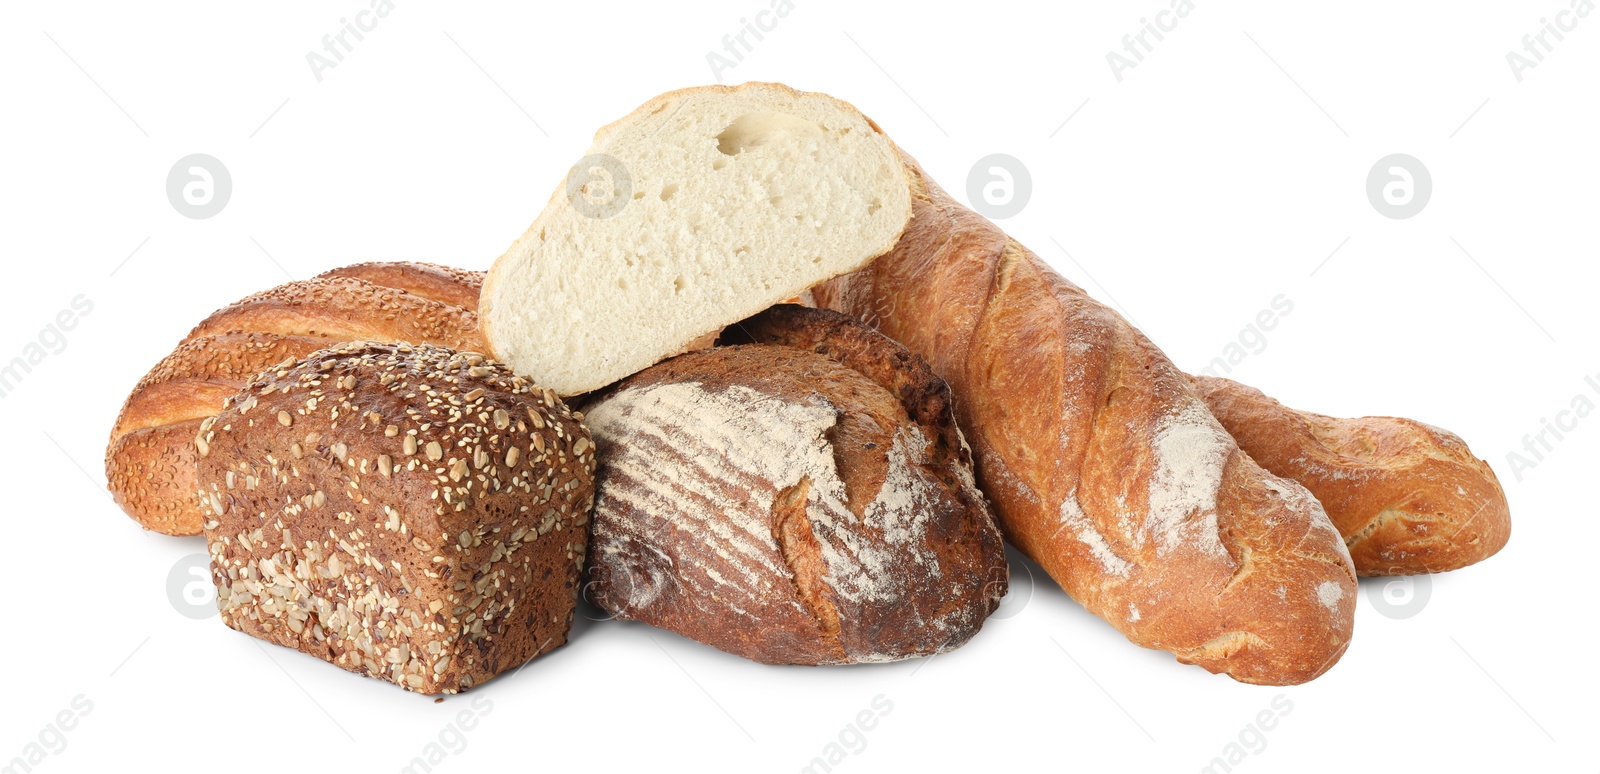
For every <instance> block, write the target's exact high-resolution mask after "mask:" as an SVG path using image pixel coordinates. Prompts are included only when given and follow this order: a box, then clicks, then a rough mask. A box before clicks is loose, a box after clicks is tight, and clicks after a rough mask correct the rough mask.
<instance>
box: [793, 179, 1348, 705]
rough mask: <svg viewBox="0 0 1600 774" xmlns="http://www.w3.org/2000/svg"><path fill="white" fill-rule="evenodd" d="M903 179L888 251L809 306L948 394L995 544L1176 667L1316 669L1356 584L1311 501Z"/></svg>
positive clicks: (1167, 371)
mask: <svg viewBox="0 0 1600 774" xmlns="http://www.w3.org/2000/svg"><path fill="white" fill-rule="evenodd" d="M906 164H907V166H908V168H909V169H910V170H911V171H912V178H913V180H914V183H913V201H914V214H913V216H912V222H911V225H910V226H909V227H908V228H907V230H906V233H905V235H904V236H903V237H902V238H901V240H900V242H899V244H897V245H896V246H895V248H894V249H893V250H892V251H890V252H889V253H888V254H886V255H885V256H883V257H881V258H879V259H877V260H876V261H874V262H873V263H872V264H871V265H869V266H868V267H867V268H865V269H863V270H861V271H858V272H856V273H854V274H850V275H845V276H844V277H840V278H837V279H835V280H831V281H829V282H827V283H824V284H822V285H821V286H819V287H817V288H816V289H814V290H813V295H814V297H815V299H816V301H817V303H818V304H819V305H820V306H824V307H827V308H833V309H838V310H841V311H844V312H847V313H849V314H852V315H854V316H855V317H857V318H859V319H862V320H863V321H865V322H867V323H869V324H872V325H874V326H875V327H877V328H878V329H879V330H880V331H882V332H883V333H885V334H887V335H888V336H889V337H890V338H893V339H895V340H897V341H899V342H901V343H902V344H905V345H906V346H907V347H909V348H910V349H911V350H912V351H914V352H917V353H918V354H920V355H922V356H923V357H924V358H926V359H927V360H928V362H929V365H930V366H932V368H933V370H934V371H935V372H936V373H937V374H939V375H940V376H941V377H943V378H944V379H945V380H946V381H947V382H948V383H949V384H950V389H951V391H952V392H953V393H954V395H955V398H956V407H957V411H956V418H957V420H958V423H959V425H960V427H961V429H962V430H963V432H964V433H965V434H966V438H967V440H968V441H969V442H971V444H972V446H973V450H974V453H975V458H976V467H977V472H978V480H979V482H980V483H981V485H982V486H983V489H984V492H985V493H986V494H987V495H988V496H989V497H990V499H991V500H992V501H993V503H994V506H995V511H996V513H997V514H998V515H999V518H1000V524H1001V527H1002V529H1003V530H1004V532H1005V535H1006V537H1007V539H1009V540H1010V541H1011V542H1012V543H1013V544H1015V545H1016V546H1017V547H1018V548H1019V549H1021V550H1022V551H1023V552H1024V553H1025V554H1027V555H1028V556H1029V557H1031V558H1032V559H1034V560H1035V561H1037V562H1039V564H1040V565H1041V566H1043V567H1044V568H1045V570H1046V571H1047V572H1049V573H1050V575H1051V576H1052V577H1053V578H1055V579H1056V581H1057V582H1059V583H1060V584H1061V585H1062V587H1063V588H1064V589H1066V591H1067V592H1068V593H1069V594H1070V595H1071V596H1072V597H1073V598H1074V599H1076V600H1078V601H1079V602H1080V603H1082V604H1083V605H1084V607H1086V608H1087V609H1088V610H1090V611H1091V612H1093V613H1095V614H1096V615H1098V616H1100V617H1101V618H1104V619H1105V620H1107V621H1108V622H1110V623H1111V624H1112V625H1113V626H1115V627H1116V628H1117V629H1118V630H1119V631H1121V632H1122V633H1123V634H1124V635H1125V636H1127V637H1128V639H1130V640H1132V641H1133V642H1135V643H1138V644H1140V645H1143V646H1145V647H1150V648H1158V649H1162V650H1167V651H1169V652H1171V653H1173V654H1175V655H1176V656H1177V657H1178V659H1179V660H1180V661H1183V662H1185V663H1193V664H1198V665H1199V666H1201V667H1204V668H1205V669H1207V670H1210V671H1212V672H1222V673H1226V674H1228V675H1230V676H1231V677H1233V678H1235V679H1237V680H1240V681H1243V682H1251V683H1263V684H1294V683H1301V682H1305V681H1307V680H1310V679H1312V678H1314V677H1316V676H1318V675H1320V674H1322V673H1323V672H1325V671H1326V670H1327V669H1328V668H1330V667H1331V666H1332V665H1333V664H1334V662H1336V661H1337V660H1338V658H1339V656H1340V655H1342V654H1343V652H1344V650H1345V649H1346V647H1347V646H1348V643H1349V639H1350V635H1351V631H1352V628H1353V625H1354V614H1355V602H1356V582H1355V573H1354V570H1353V568H1352V566H1351V563H1350V558H1349V554H1348V553H1347V552H1346V550H1345V548H1344V544H1343V542H1342V540H1341V539H1340V537H1339V535H1338V533H1337V532H1336V531H1335V530H1334V529H1333V526H1332V524H1331V523H1330V522H1329V521H1328V518H1327V516H1326V514H1324V513H1323V512H1322V508H1321V506H1320V505H1319V504H1318V503H1317V501H1316V500H1315V498H1313V497H1311V495H1310V493H1308V492H1307V491H1306V490H1305V489H1304V488H1303V487H1300V486H1299V485H1298V484H1295V483H1294V482H1292V481H1285V480H1282V479H1279V478H1277V477H1276V476H1273V475H1272V474H1271V473H1269V472H1267V471H1266V470H1264V469H1263V468H1261V467H1260V466H1259V465H1257V464H1255V463H1254V462H1253V461H1251V460H1250V458H1249V457H1248V456H1247V455H1245V454H1243V453H1242V452H1240V451H1239V449H1238V447H1237V446H1236V445H1235V444H1234V442H1233V440H1232V439H1231V438H1230V437H1228V436H1227V434H1226V433H1225V432H1224V431H1223V430H1222V428H1221V426H1220V425H1219V424H1218V423H1217V422H1216V420H1215V418H1213V417H1212V416H1211V414H1210V412H1209V411H1208V410H1207V409H1206V407H1205V403H1204V402H1203V401H1202V400H1201V398H1200V396H1199V395H1198V394H1197V393H1196V391H1195V388H1194V386H1193V385H1192V383H1191V382H1190V381H1189V379H1188V377H1187V376H1185V375H1184V374H1183V373H1181V372H1180V371H1178V370H1177V368H1176V367H1174V366H1173V365H1172V363H1171V362H1170V361H1168V360H1167V359H1166V357H1165V356H1164V355H1163V354H1162V353H1161V351H1160V350H1159V349H1157V348H1156V347H1155V345H1153V344H1151V343H1150V341H1149V340H1148V339H1146V338H1145V337H1144V336H1143V334H1141V333H1139V331H1137V330H1135V329H1134V328H1133V327H1132V326H1131V325H1129V324H1128V323H1127V322H1126V321H1125V320H1123V319H1122V318H1121V317H1120V316H1119V315H1117V314H1116V313H1115V312H1113V311H1111V310H1110V309H1108V308H1106V307H1105V306H1103V305H1101V304H1099V303H1097V302H1095V301H1094V300H1093V299H1091V298H1089V297H1088V295H1086V294H1085V293H1084V292H1083V291H1082V290H1080V289H1079V288H1077V287H1076V286H1074V285H1072V284H1071V283H1070V282H1067V281H1066V280H1065V279H1064V278H1062V277H1061V276H1060V275H1058V274H1056V273H1055V272H1054V271H1052V270H1051V269H1050V268H1049V266H1048V265H1046V264H1045V263H1044V262H1043V261H1042V260H1041V259H1039V258H1038V256H1036V255H1034V254H1033V253H1032V252H1030V251H1028V250H1027V249H1026V248H1025V247H1023V246H1022V245H1020V244H1018V243H1017V242H1016V241H1015V240H1012V239H1010V238H1009V237H1007V236H1006V235H1005V233H1004V232H1003V231H1001V230H1000V228H998V227H997V226H995V225H994V224H992V223H990V222H989V221H988V220H986V219H984V218H982V217H980V216H978V215H977V214H976V213H974V212H972V211H971V210H968V209H967V208H965V207H963V206H962V205H960V204H959V203H957V202H956V201H955V200H954V199H952V198H951V197H950V196H949V195H948V194H946V193H945V192H944V191H943V190H942V189H940V188H939V187H938V186H937V185H935V184H933V183H932V182H931V181H929V180H928V179H927V177H926V175H925V174H924V173H923V171H922V170H921V168H920V167H918V166H917V165H916V162H915V161H914V160H912V159H910V158H909V157H906Z"/></svg>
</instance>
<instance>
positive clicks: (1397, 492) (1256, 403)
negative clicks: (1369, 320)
mask: <svg viewBox="0 0 1600 774" xmlns="http://www.w3.org/2000/svg"><path fill="white" fill-rule="evenodd" d="M1195 383H1196V384H1197V385H1198V386H1199V387H1200V391H1201V393H1202V394H1203V395H1204V396H1205V399H1206V403H1207V404H1208V405H1209V406H1210V407H1211V412H1212V413H1213V414H1215V415H1216V417H1217V419H1218V421H1220V422H1222V426H1223V427H1225V428H1227V430H1228V432H1229V433H1231V434H1232V435H1233V437H1234V439H1235V440H1237V441H1238V442H1239V447H1240V448H1242V449H1244V451H1245V452H1246V453H1248V454H1249V455H1250V456H1251V458H1253V459H1254V460H1255V461H1256V462H1258V463H1260V464H1261V466H1262V467H1265V468H1266V469H1268V470H1270V471H1272V472H1273V473H1276V474H1278V475H1280V476H1283V477H1284V478H1291V479H1294V480H1295V481H1298V482H1300V483H1301V484H1304V485H1305V487H1306V488H1307V489H1309V490H1311V493H1312V494H1313V495H1316V497H1317V499H1318V500H1319V501H1321V502H1322V506H1323V508H1325V509H1326V510H1327V512H1328V516H1329V518H1331V519H1332V520H1333V524H1334V526H1335V527H1338V528H1339V532H1340V533H1341V534H1342V535H1344V541H1345V545H1346V547H1348V548H1349V550H1350V558H1351V559H1352V560H1353V561H1354V562H1355V568H1356V574H1358V575H1368V576H1371V575H1415V574H1418V573H1429V572H1444V571H1446V570H1454V569H1458V568H1461V567H1465V566H1467V565H1469V564H1474V563H1476V562H1481V561H1483V560H1484V559H1487V558H1489V557H1490V556H1493V555H1494V554H1495V553H1496V552H1497V551H1499V550H1500V549H1501V548H1503V547H1505V544H1506V541H1507V540H1509V539H1510V537H1511V510H1510V507H1509V506H1508V505H1507V503H1506V493H1505V490H1504V489H1502V488H1501V487H1500V481H1499V479H1497V478H1495V475H1494V471H1493V470H1492V469H1490V467H1489V464H1488V463H1487V462H1484V461H1483V460H1480V459H1478V458H1477V457H1476V456H1474V455H1473V454H1472V450H1471V449H1468V448H1467V444H1466V442H1465V441H1462V440H1461V438H1460V437H1459V436H1457V435H1456V434H1454V433H1451V432H1449V431H1448V430H1442V429H1440V428H1437V427H1433V426H1432V425H1427V424H1424V423H1422V422H1417V421H1414V420H1410V419H1397V418H1394V417H1361V418H1359V419H1336V418H1334V417H1326V416H1322V415H1321V414H1312V413H1309V412H1305V411H1296V410H1295V409H1292V408H1289V407H1287V406H1285V405H1283V404H1281V403H1279V402H1278V401H1275V400H1273V399H1272V398H1269V397H1267V396H1266V395H1264V394H1262V393H1261V391H1260V390H1257V389H1255V388H1252V387H1247V386H1245V385H1242V384H1239V383H1238V382H1233V381H1229V380H1227V379H1222V378H1217V377H1208V376H1196V377H1195Z"/></svg>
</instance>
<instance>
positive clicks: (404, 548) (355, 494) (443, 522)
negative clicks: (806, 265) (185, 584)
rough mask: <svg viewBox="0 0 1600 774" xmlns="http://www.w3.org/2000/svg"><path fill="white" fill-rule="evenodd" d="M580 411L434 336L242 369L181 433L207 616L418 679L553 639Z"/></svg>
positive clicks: (400, 680) (483, 667)
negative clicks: (197, 511) (205, 579)
mask: <svg viewBox="0 0 1600 774" xmlns="http://www.w3.org/2000/svg"><path fill="white" fill-rule="evenodd" d="M580 420H581V417H580V416H576V415H574V414H573V413H572V412H571V411H569V410H568V409H567V407H566V406H565V405H563V404H562V403H561V401H560V400H559V399H557V398H556V397H555V396H554V395H553V394H552V393H551V392H550V391H548V390H542V389H540V388H538V387H535V386H534V385H532V384H531V383H529V382H527V381H525V380H523V379H522V378H521V377H518V376H514V375H513V374H512V373H511V371H510V370H509V369H507V368H505V367H504V366H501V365H499V364H497V363H493V362H489V361H485V360H484V358H483V356H482V355H476V354H471V353H462V352H456V351H453V350H448V349H444V348H442V347H433V346H428V345H418V346H411V345H408V344H379V343H373V342H346V343H343V344H338V345H335V346H334V347H333V348H331V349H325V350H321V351H318V352H317V353H315V354H313V355H312V356H310V357H308V358H305V359H302V360H299V361H295V362H292V363H288V364H285V365H284V366H283V367H281V368H277V369H274V370H269V371H267V372H265V373H263V374H260V375H259V376H258V377H256V378H255V380H254V381H252V382H251V383H250V384H249V385H248V386H247V387H245V389H244V390H243V391H241V392H239V393H238V394H237V395H235V396H233V397H232V398H229V399H228V401H227V402H226V405H225V407H224V408H223V409H222V411H221V413H220V414H218V415H217V416H216V417H213V418H210V419H206V420H204V424H203V426H202V428H201V430H200V433H199V435H198V437H197V438H195V439H194V442H195V444H196V446H197V448H198V451H199V462H198V466H197V481H198V487H197V489H196V491H197V493H198V496H199V500H200V501H201V502H203V503H204V504H205V507H206V509H207V512H208V513H207V517H206V519H207V520H206V522H205V525H204V526H205V535H206V544H207V547H208V548H209V550H210V555H211V570H212V575H213V580H214V581H215V583H216V586H217V604H218V607H219V608H220V610H221V613H222V620H223V622H224V623H226V624H227V625H228V626H230V627H233V628H234V629H237V630H239V631H241V632H244V633H246V634H250V635H252V636H255V637H259V638H261V639H264V640H267V641H268V642H273V643H277V644H279V645H283V646H286V647H290V648H295V649H297V650H300V651H302V652H305V653H309V654H311V655H313V656H316V657H318V658H321V659H324V660H326V661H328V662H330V663H332V664H335V665H337V666H340V667H343V668H345V669H348V670H351V671H353V672H358V673H361V674H365V675H368V676H371V677H377V678H381V679H384V680H388V681H391V682H393V683H396V684H398V685H401V686H403V687H405V688H406V689H408V690H412V691H417V692H419V693H425V694H435V693H454V692H457V691H460V690H463V689H466V688H470V687H472V686H473V685H478V684H481V683H483V682H484V681H485V680H488V679H489V678H491V677H493V676H494V675H496V674H498V673H500V672H503V671H505V670H507V669H511V668H514V667H516V666H518V665H519V664H522V663H523V662H525V661H527V660H528V659H530V658H532V657H534V656H537V655H539V654H541V653H545V652H547V651H549V650H551V649H552V648H555V647H557V646H559V645H561V644H562V643H564V642H565V641H566V637H567V631H568V628H569V626H570V624H571V621H572V613H573V610H574V607H575V604H576V592H577V579H578V575H579V572H580V571H581V569H582V564H583V559H584V549H585V542H586V537H587V531H586V526H585V524H586V521H587V518H588V514H589V508H590V506H591V503H592V498H593V493H594V476H593V474H594V462H595V460H594V452H593V449H592V444H591V442H590V436H589V434H588V432H587V431H586V430H585V429H584V428H583V425H582V423H581V421H580Z"/></svg>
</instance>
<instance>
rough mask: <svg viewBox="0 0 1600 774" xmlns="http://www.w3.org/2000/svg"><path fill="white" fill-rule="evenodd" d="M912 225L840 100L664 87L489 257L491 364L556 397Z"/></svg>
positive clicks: (600, 135)
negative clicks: (511, 240) (495, 255)
mask: <svg viewBox="0 0 1600 774" xmlns="http://www.w3.org/2000/svg"><path fill="white" fill-rule="evenodd" d="M910 215H911V203H910V196H909V195H908V193H907V180H906V175H905V170H904V168H903V167H902V166H901V164H900V163H899V159H898V156H897V152H896V150H895V147H894V144H893V143H891V142H890V141H889V139H888V138H887V137H885V136H884V134H883V133H882V132H881V131H879V129H878V127H877V125H876V124H873V123H872V122H871V121H869V120H867V118H866V117H865V116H863V115H861V113H860V112H859V111H857V110H856V109H855V108H854V107H853V106H851V105H850V104H849V103H846V102H843V101H840V100H837V99H834V98H833V97H829V96H827V95H825V94H813V93H807V92H802V91H796V90H794V89H791V88H789V87H788V86H784V85H782V84H773V83H746V84H742V85H739V86H704V87H698V88H691V89H683V90H680V91H674V92H669V93H667V94H663V95H661V96H659V97H656V98H655V99H652V100H650V101H649V102H647V103H645V104H644V105H642V106H641V107H639V108H638V109H637V110H635V111H634V112H632V113H630V114H628V115H627V116H625V117H623V118H622V119H620V120H618V121H616V122H614V123H612V124H610V125H608V126H606V127H604V128H602V129H600V131H598V132H596V133H595V137H594V144H593V146H592V147H591V148H590V149H589V153H588V155H587V156H585V157H584V158H583V159H582V160H580V161H579V163H578V164H577V165H575V166H574V167H573V168H572V170H571V172H569V173H568V177H567V179H566V180H565V181H564V182H563V184H562V186H561V187H560V188H558V190H557V191H556V192H555V194H554V195H553V196H552V197H551V199H550V203H549V204H548V205H546V207H545V209H544V211H543V212H541V213H540V214H539V216H538V217H537V218H535V219H534V222H533V224H532V225H531V226H529V227H528V229H527V232H526V233H524V234H523V235H522V237H521V238H520V239H518V240H517V241H516V243H515V244H513V245H512V246H511V248H510V249H509V250H507V251H506V253H505V255H503V256H501V257H500V258H499V259H498V260H496V261H495V263H494V265H493V267H491V268H490V270H489V274H488V277H487V278H486V279H485V281H484V286H483V297H482V302H481V308H480V314H481V318H482V323H483V331H484V338H485V339H486V342H487V344H488V346H489V352H490V353H491V354H493V355H494V356H495V357H496V358H498V359H500V360H502V361H505V362H506V363H508V364H510V365H511V367H512V368H513V369H515V370H516V372H517V373H519V374H523V375H525V376H527V377H529V378H531V379H534V380H536V381H538V382H539V383H540V384H543V385H545V386H547V387H549V388H551V389H553V390H555V391H556V392H557V393H559V394H561V395H576V394H579V393H585V392H589V391H592V390H596V389H599V388H601V387H604V386H606V385H608V384H611V383H613V382H615V381H617V380H618V379H621V378H623V377H625V376H627V375H629V374H632V373H635V372H637V371H639V370H640V369H643V368H645V367H646V366H649V365H650V364H652V363H655V362H658V361H660V360H662V359H664V358H666V357H669V356H671V355H674V354H677V353H679V352H682V351H684V350H685V348H686V345H688V344H689V343H690V342H692V341H694V340H695V339H696V338H699V337H701V336H704V335H706V334H709V333H715V332H716V331H719V330H721V329H722V328H723V326H726V325H728V324H729V323H732V322H734V321H737V320H740V319H743V318H745V317H748V316H750V315H752V314H755V313H756V312H759V311H761V310H762V309H765V308H767V307H768V306H771V305H772V304H775V303H778V302H780V301H782V300H784V299H786V298H789V297H791V296H794V295H795V294H797V293H800V292H801V291H804V290H805V289H806V288H808V287H810V286H811V285H814V284H816V283H817V282H820V281H822V280H824V279H827V278H828V277H832V276H835V275H837V274H841V273H843V272H847V271H851V270H853V269H856V268H859V267H860V266H862V265H863V264H865V263H866V262H867V261H868V260H870V259H871V258H872V257H873V256H876V255H878V254H880V253H883V252H884V251H886V250H888V249H889V247H890V246H891V245H893V244H894V241H895V239H896V238H897V237H898V236H899V235H900V232H901V231H902V230H903V229H904V228H905V225H906V219H907V218H908V217H910Z"/></svg>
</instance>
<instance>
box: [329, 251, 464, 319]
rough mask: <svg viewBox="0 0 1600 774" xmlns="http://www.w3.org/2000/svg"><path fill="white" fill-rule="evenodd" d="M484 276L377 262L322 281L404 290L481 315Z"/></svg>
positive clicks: (338, 271) (339, 270)
mask: <svg viewBox="0 0 1600 774" xmlns="http://www.w3.org/2000/svg"><path fill="white" fill-rule="evenodd" d="M483 274H484V273H483V272H481V271H468V270H466V269H458V268H456V267H454V266H444V265H442V264H437V263H421V262H418V261H373V262H370V263H358V264H354V265H351V266H342V267H340V268H337V269H334V270H332V271H326V272H323V273H321V274H318V275H317V276H318V277H319V278H332V277H349V278H351V279H358V280H362V281H363V282H370V283H372V284H374V285H379V286H382V287H386V288H395V289H396V290H404V291H405V292H407V293H410V294H412V295H414V296H421V297H423V298H426V299H429V300H431V301H438V302H440V303H443V304H449V305H451V306H459V307H461V308H462V309H465V310H467V311H469V312H477V311H478V294H479V293H480V292H481V291H482V290H483Z"/></svg>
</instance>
